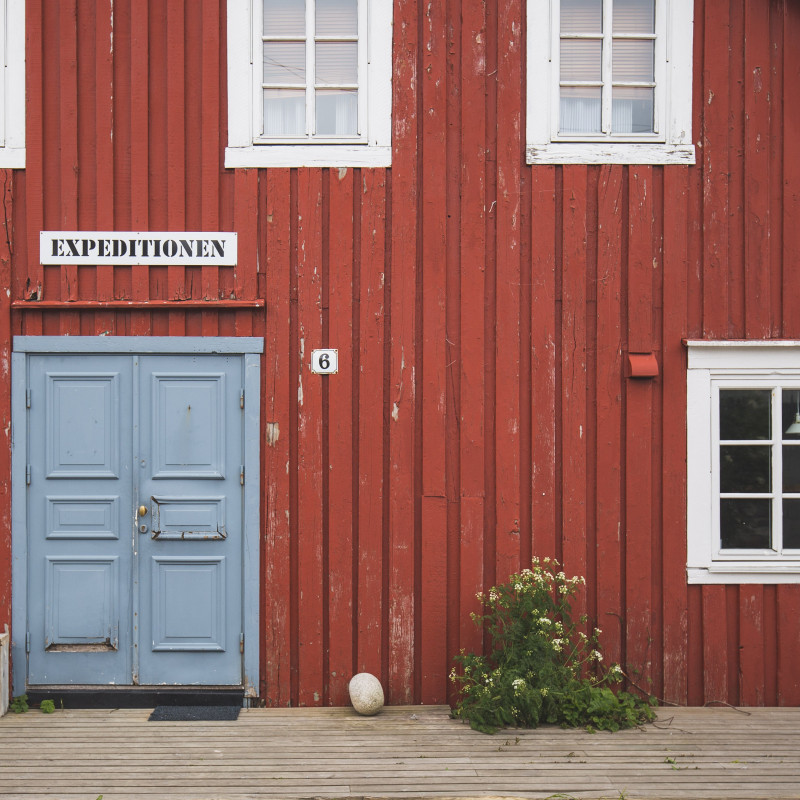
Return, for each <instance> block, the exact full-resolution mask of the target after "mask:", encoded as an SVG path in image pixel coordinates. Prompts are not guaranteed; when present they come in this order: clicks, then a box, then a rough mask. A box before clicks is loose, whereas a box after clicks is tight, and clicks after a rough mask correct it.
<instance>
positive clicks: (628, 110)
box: [611, 86, 654, 133]
mask: <svg viewBox="0 0 800 800" xmlns="http://www.w3.org/2000/svg"><path fill="white" fill-rule="evenodd" d="M611 115H612V116H611V129H612V130H613V131H614V133H652V132H653V130H654V128H653V90H652V89H641V88H637V89H630V88H621V87H619V86H615V87H614V88H613V89H612V92H611Z"/></svg>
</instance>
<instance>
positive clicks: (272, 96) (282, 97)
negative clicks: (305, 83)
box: [264, 89, 306, 136]
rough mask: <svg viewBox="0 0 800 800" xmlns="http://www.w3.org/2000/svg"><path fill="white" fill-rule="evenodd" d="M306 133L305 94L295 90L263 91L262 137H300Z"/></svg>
mask: <svg viewBox="0 0 800 800" xmlns="http://www.w3.org/2000/svg"><path fill="white" fill-rule="evenodd" d="M305 132H306V93H305V92H304V91H303V90H297V89H265V90H264V135H265V136H302V135H304V134H305Z"/></svg>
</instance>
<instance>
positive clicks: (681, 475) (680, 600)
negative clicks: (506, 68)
mask: <svg viewBox="0 0 800 800" xmlns="http://www.w3.org/2000/svg"><path fill="white" fill-rule="evenodd" d="M688 172H689V170H688V168H687V167H671V168H670V169H665V170H664V207H665V214H664V309H665V313H664V318H663V331H664V333H663V341H664V345H663V367H662V371H663V383H662V385H663V398H664V399H663V403H662V407H663V410H664V411H663V419H662V425H661V430H662V439H663V442H664V448H663V460H662V467H661V476H662V477H661V480H662V482H663V496H664V503H663V514H662V524H663V531H664V535H663V542H662V553H663V582H662V586H663V596H662V598H661V606H662V613H663V616H664V638H663V649H664V699H665V700H668V701H670V702H673V703H686V702H687V694H688V683H687V671H688V654H687V650H688V610H687V609H688V595H687V587H686V448H685V442H686V411H687V409H686V353H685V349H684V347H683V344H682V342H681V340H682V338H684V337H685V336H686V335H687V332H688V325H689V323H688V319H687V293H688V285H687V275H688V271H689V260H688V242H687V229H688V226H689V219H688V213H687V209H688V194H689V182H688Z"/></svg>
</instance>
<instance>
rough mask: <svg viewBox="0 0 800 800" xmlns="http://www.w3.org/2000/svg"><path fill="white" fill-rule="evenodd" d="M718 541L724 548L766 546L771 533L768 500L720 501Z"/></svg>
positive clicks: (770, 507)
mask: <svg viewBox="0 0 800 800" xmlns="http://www.w3.org/2000/svg"><path fill="white" fill-rule="evenodd" d="M719 517H720V520H719V528H720V544H721V546H722V547H723V548H724V549H728V548H732V549H737V548H738V549H751V548H752V549H759V550H765V549H769V547H770V545H771V542H772V537H771V530H772V502H771V501H770V500H761V499H757V500H747V499H744V500H739V499H736V500H730V499H727V498H726V499H723V500H720V501H719Z"/></svg>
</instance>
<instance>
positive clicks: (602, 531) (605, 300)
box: [596, 166, 625, 662]
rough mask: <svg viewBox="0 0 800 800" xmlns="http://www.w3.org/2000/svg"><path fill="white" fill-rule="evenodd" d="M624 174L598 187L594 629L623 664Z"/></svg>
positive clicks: (605, 172) (617, 169) (611, 174)
mask: <svg viewBox="0 0 800 800" xmlns="http://www.w3.org/2000/svg"><path fill="white" fill-rule="evenodd" d="M622 188H623V168H622V167H621V166H609V167H603V168H602V169H601V170H600V184H599V187H598V225H597V227H598V256H597V262H598V274H597V356H596V358H597V369H596V374H597V387H596V398H597V401H596V402H597V412H596V413H597V423H596V424H597V456H596V464H597V467H596V475H597V510H596V519H597V523H596V524H597V532H596V537H597V545H596V547H597V563H598V565H600V568H599V569H598V570H597V624H598V627H600V628H601V629H602V631H603V638H602V642H603V647H604V650H605V652H606V656H607V658H608V659H609V660H610V661H614V662H620V661H621V660H622V653H623V650H622V642H623V635H622V624H623V620H624V617H625V609H624V604H623V602H622V596H623V595H622V521H623V515H622V511H623V505H622V486H623V477H622V464H623V461H624V454H623V452H622V443H623V441H624V436H623V430H622V422H623V412H622V392H623V384H622V374H623V373H622V348H623V331H622V308H621V301H622V242H623V238H624V234H623V225H622V220H623V210H624V209H623V195H622Z"/></svg>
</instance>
